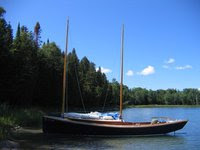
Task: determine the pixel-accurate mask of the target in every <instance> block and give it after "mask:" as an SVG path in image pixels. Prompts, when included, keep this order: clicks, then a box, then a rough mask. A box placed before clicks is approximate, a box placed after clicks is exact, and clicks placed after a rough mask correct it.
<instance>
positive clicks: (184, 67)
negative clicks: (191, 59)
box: [176, 65, 192, 70]
mask: <svg viewBox="0 0 200 150" xmlns="http://www.w3.org/2000/svg"><path fill="white" fill-rule="evenodd" d="M185 69H192V66H191V65H185V66H178V67H176V70H185Z"/></svg>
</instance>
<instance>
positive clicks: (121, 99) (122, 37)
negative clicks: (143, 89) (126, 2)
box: [119, 24, 124, 119]
mask: <svg viewBox="0 0 200 150" xmlns="http://www.w3.org/2000/svg"><path fill="white" fill-rule="evenodd" d="M120 60H121V67H120V68H121V70H120V73H121V74H120V113H119V115H120V119H122V105H123V64H124V62H123V61H124V24H123V25H122V31H121V59H120Z"/></svg>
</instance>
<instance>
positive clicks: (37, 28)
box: [34, 22, 41, 47]
mask: <svg viewBox="0 0 200 150" xmlns="http://www.w3.org/2000/svg"><path fill="white" fill-rule="evenodd" d="M40 33H41V28H40V23H39V22H37V23H36V25H35V28H34V34H35V43H36V46H37V47H39V46H40Z"/></svg>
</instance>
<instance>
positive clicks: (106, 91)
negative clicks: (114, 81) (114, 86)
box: [102, 86, 109, 112]
mask: <svg viewBox="0 0 200 150" xmlns="http://www.w3.org/2000/svg"><path fill="white" fill-rule="evenodd" d="M108 91H109V86H108V88H107V90H106V97H105V100H104V103H103V108H102V112H104V108H105V105H106V100H107V97H108Z"/></svg>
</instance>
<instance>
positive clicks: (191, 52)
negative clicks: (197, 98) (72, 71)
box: [0, 0, 200, 90]
mask: <svg viewBox="0 0 200 150" xmlns="http://www.w3.org/2000/svg"><path fill="white" fill-rule="evenodd" d="M0 6H3V7H4V8H5V9H6V11H7V13H6V15H5V18H6V20H7V21H9V22H10V23H11V25H12V28H13V30H14V35H15V33H16V28H17V24H18V22H20V24H21V25H26V26H27V27H28V28H29V29H30V30H32V31H33V28H34V26H35V24H36V22H37V21H39V22H40V25H41V28H42V34H41V36H42V41H46V40H47V38H49V39H50V41H55V42H56V43H57V45H58V46H59V47H60V48H61V49H62V50H64V49H65V36H66V19H67V16H69V18H70V32H69V51H71V49H72V48H75V49H76V51H77V55H78V56H79V58H82V57H83V56H87V57H88V58H89V60H91V61H92V62H94V63H95V64H96V65H97V67H98V66H101V67H103V68H104V69H102V70H103V71H105V73H106V75H107V77H108V79H109V80H112V78H116V79H117V80H118V81H119V76H120V68H119V66H120V33H121V26H122V24H124V25H125V38H124V40H125V47H124V84H126V85H128V86H129V87H130V88H133V87H143V88H147V89H154V90H155V89H167V88H176V89H180V90H182V89H183V88H200V78H199V77H200V61H199V57H200V1H199V0H48V1H47V0H29V1H27V0H0Z"/></svg>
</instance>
